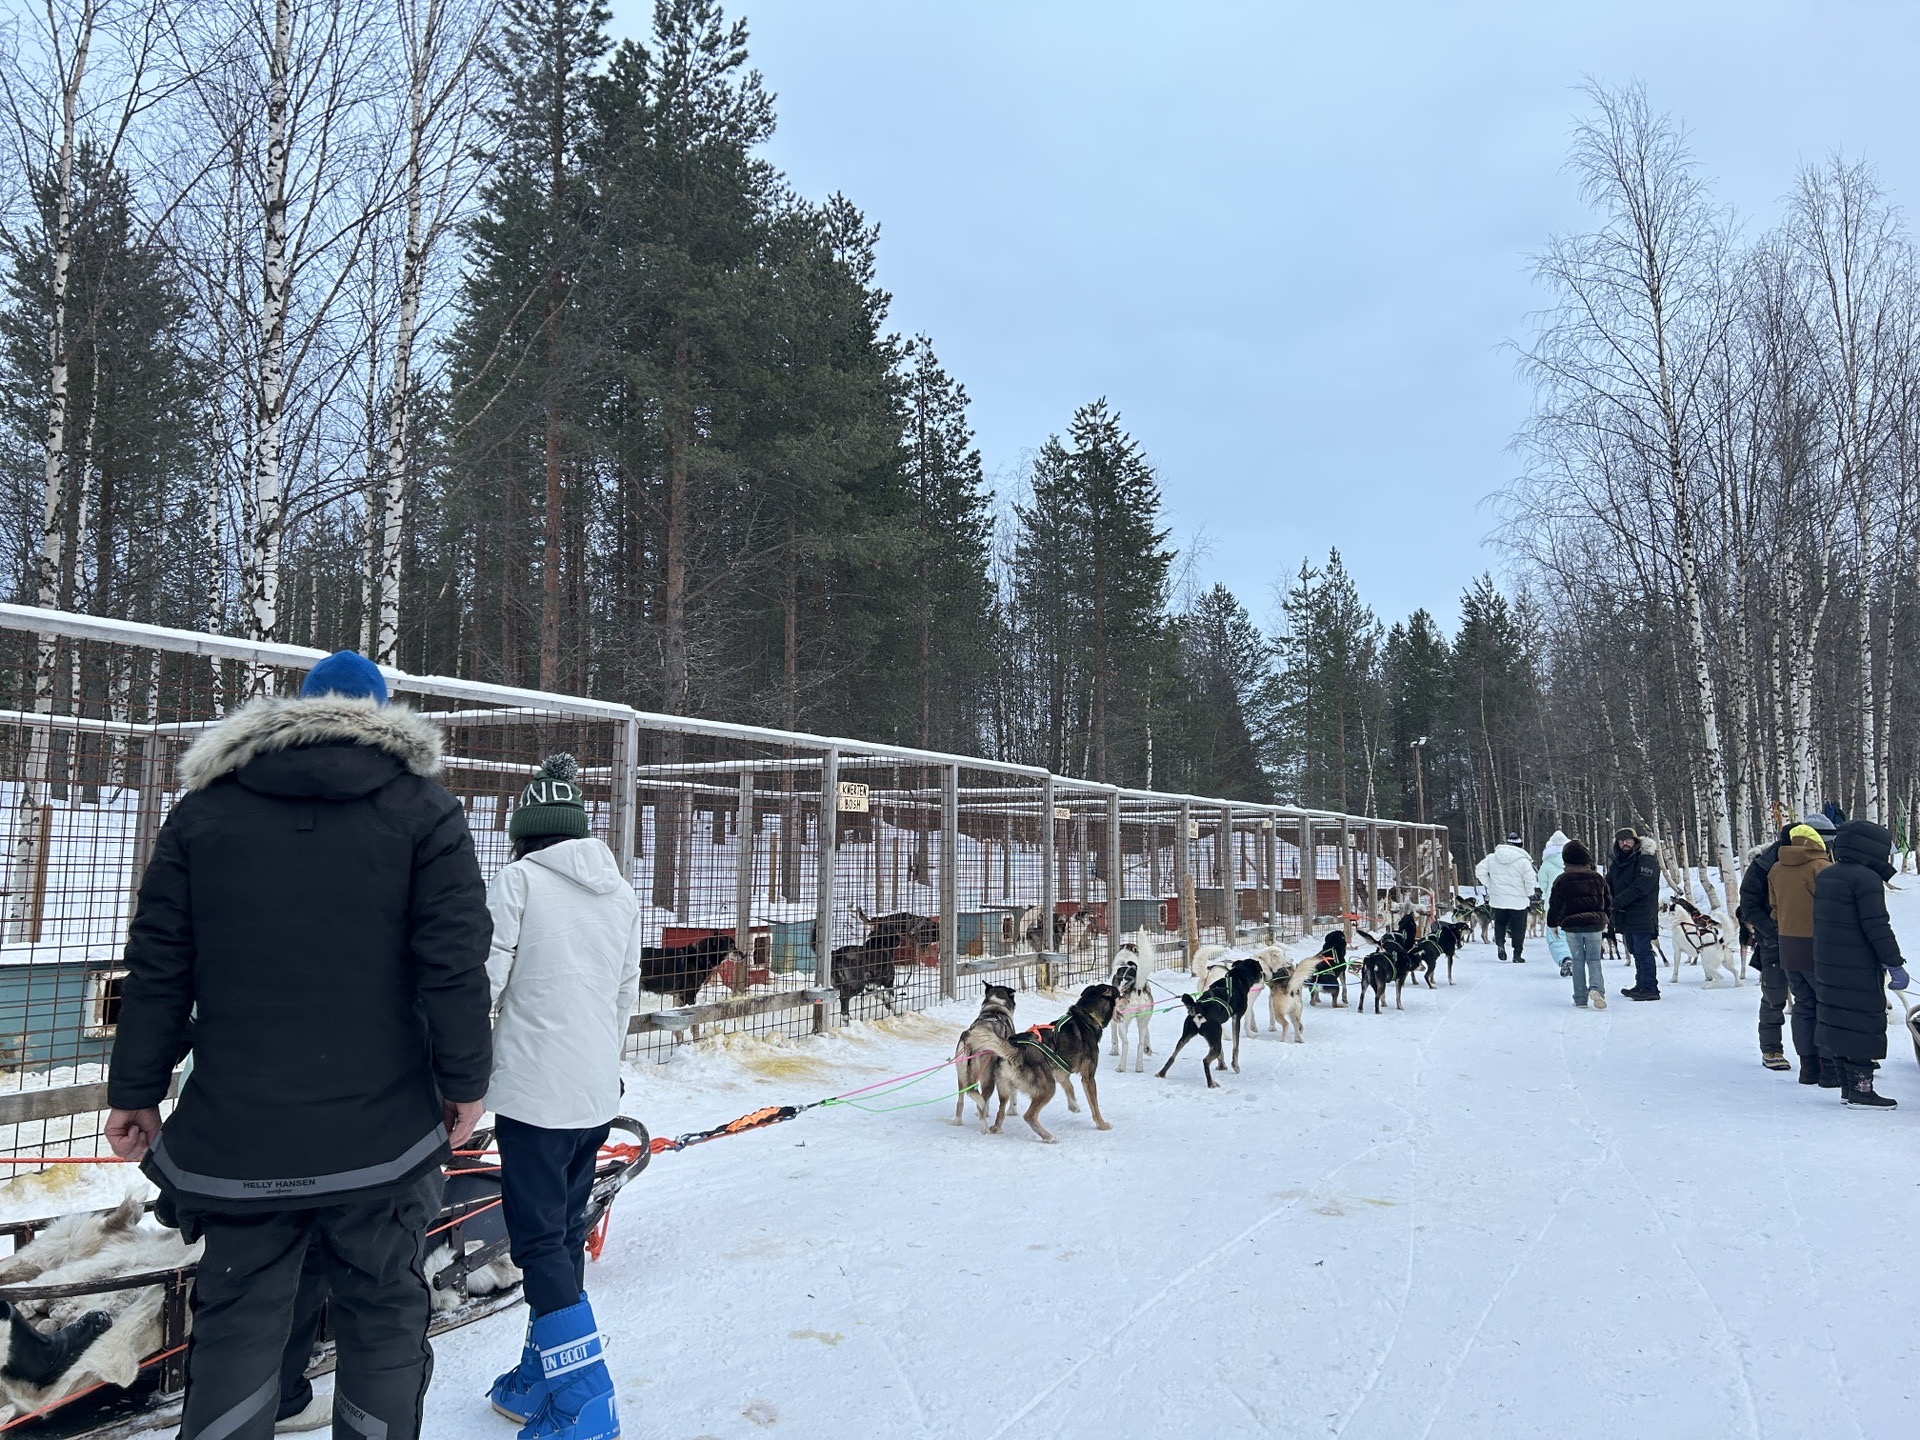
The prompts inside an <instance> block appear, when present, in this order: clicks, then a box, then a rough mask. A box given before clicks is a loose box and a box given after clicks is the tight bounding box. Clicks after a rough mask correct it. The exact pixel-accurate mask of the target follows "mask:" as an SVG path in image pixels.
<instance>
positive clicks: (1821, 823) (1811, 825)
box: [1794, 810, 1837, 840]
mask: <svg viewBox="0 0 1920 1440" xmlns="http://www.w3.org/2000/svg"><path fill="white" fill-rule="evenodd" d="M1802 827H1805V828H1806V829H1808V830H1811V831H1813V832H1814V833H1815V834H1817V835H1819V836H1821V837H1822V839H1823V840H1824V838H1825V837H1826V836H1828V835H1831V834H1833V833H1834V831H1835V829H1836V828H1837V827H1836V826H1835V825H1834V823H1833V821H1831V820H1829V819H1828V818H1827V817H1826V815H1825V814H1824V813H1822V812H1821V811H1819V810H1809V811H1808V812H1807V813H1806V814H1804V815H1802V816H1801V817H1800V824H1799V825H1796V826H1794V829H1796V830H1798V829H1800V828H1802Z"/></svg>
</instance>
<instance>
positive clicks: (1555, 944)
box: [1539, 830, 1573, 975]
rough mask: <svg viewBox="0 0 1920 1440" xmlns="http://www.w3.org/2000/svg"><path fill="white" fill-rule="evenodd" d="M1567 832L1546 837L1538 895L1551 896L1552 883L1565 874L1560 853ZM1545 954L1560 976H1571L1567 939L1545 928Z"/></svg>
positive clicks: (1561, 934) (1563, 847)
mask: <svg viewBox="0 0 1920 1440" xmlns="http://www.w3.org/2000/svg"><path fill="white" fill-rule="evenodd" d="M1567 838H1568V837H1567V832H1566V831H1564V830H1556V831H1554V832H1553V834H1552V835H1550V836H1548V837H1547V844H1546V848H1545V849H1544V850H1542V851H1541V852H1540V877H1539V878H1540V893H1541V894H1542V895H1551V894H1553V882H1554V881H1556V880H1558V879H1559V878H1560V877H1561V876H1562V875H1563V874H1565V873H1566V869H1567V862H1566V857H1565V855H1564V854H1563V853H1562V852H1563V851H1565V850H1566V848H1567ZM1547 953H1548V954H1550V955H1552V956H1553V958H1554V959H1556V960H1558V961H1559V962H1560V973H1561V974H1562V975H1571V974H1573V951H1571V950H1570V949H1568V948H1567V937H1566V936H1565V935H1564V934H1563V933H1562V932H1560V931H1558V930H1555V929H1553V928H1552V927H1551V926H1549V927H1548V928H1547Z"/></svg>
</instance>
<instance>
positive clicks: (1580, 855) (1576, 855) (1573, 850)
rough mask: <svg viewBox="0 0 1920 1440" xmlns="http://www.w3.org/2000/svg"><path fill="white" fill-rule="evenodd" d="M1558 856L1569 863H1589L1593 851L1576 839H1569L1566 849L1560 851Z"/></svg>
mask: <svg viewBox="0 0 1920 1440" xmlns="http://www.w3.org/2000/svg"><path fill="white" fill-rule="evenodd" d="M1560 858H1561V859H1562V860H1564V861H1566V862H1567V864H1569V865H1591V864H1592V863H1593V852H1592V851H1591V850H1589V849H1587V847H1586V846H1584V845H1582V844H1581V843H1580V842H1579V841H1578V840H1569V841H1567V846H1566V849H1564V850H1562V851H1561V852H1560Z"/></svg>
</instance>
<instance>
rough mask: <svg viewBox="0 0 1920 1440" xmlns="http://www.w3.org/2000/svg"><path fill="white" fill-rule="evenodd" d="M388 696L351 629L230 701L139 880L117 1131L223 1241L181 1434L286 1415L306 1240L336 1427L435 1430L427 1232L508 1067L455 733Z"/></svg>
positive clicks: (190, 1213)
mask: <svg viewBox="0 0 1920 1440" xmlns="http://www.w3.org/2000/svg"><path fill="white" fill-rule="evenodd" d="M385 700H386V686H385V682H384V681H383V680H382V679H381V677H380V672H379V671H378V670H377V669H376V668H375V667H374V666H373V665H372V664H371V663H370V662H368V661H367V660H365V659H363V658H362V657H360V656H358V655H353V654H351V653H350V652H346V651H342V652H341V653H340V654H338V655H335V656H332V657H329V658H328V659H327V660H324V661H322V662H321V663H320V664H319V665H317V666H316V667H315V668H314V670H313V672H312V673H311V674H310V675H309V676H308V677H307V681H306V684H305V685H304V686H303V688H302V691H301V697H300V698H299V699H292V700H277V699H263V700H257V701H255V702H253V703H252V704H250V705H248V706H246V707H245V708H243V709H241V710H239V711H238V712H236V713H235V714H234V715H232V716H231V717H229V718H228V719H226V720H224V721H222V722H221V723H220V724H219V725H218V726H216V727H215V728H214V729H213V730H211V731H209V732H208V733H207V734H206V735H205V736H203V737H202V738H201V739H200V740H199V741H198V742H197V743H196V744H195V745H194V746H193V748H192V749H191V750H189V751H188V752H187V754H186V756H185V758H184V759H183V761H182V763H181V766H180V778H181V782H182V785H183V787H184V790H185V794H183V795H182V796H181V797H180V799H179V800H178V801H176V802H175V804H174V806H173V808H172V811H171V812H170V813H169V815H168V816H167V821H166V824H165V825H163V826H162V827H161V829H160V832H159V835H158V837H157V839H156V842H155V844H154V849H153V855H152V858H151V859H150V860H149V862H148V864H147V869H146V874H145V876H144V878H143V879H142V881H141V885H140V903H139V907H138V910H137V912H136V914H135V915H134V919H133V924H132V927H131V928H130V930H129V932H128V937H127V952H126V958H127V978H126V980H125V982H124V984H123V987H122V996H123V998H122V1001H121V1009H120V1022H119V1031H118V1034H117V1036H116V1039H115V1043H114V1050H113V1059H112V1063H111V1066H110V1069H109V1073H108V1082H107V1084H108V1102H109V1104H111V1105H112V1106H113V1112H112V1114H111V1115H110V1116H109V1119H108V1126H107V1138H108V1140H109V1142H110V1143H111V1144H112V1145H113V1147H114V1150H115V1151H116V1153H118V1154H120V1155H122V1156H124V1157H125V1158H128V1159H142V1158H143V1157H144V1165H143V1168H144V1169H145V1171H146V1173H147V1175H148V1177H149V1178H150V1179H152V1180H153V1181H154V1183H155V1184H156V1185H158V1186H159V1187H160V1190H161V1211H160V1213H161V1214H162V1216H163V1218H168V1219H170V1220H171V1221H174V1222H176V1223H178V1224H179V1226H180V1228H181V1231H182V1232H183V1233H184V1234H185V1235H186V1236H187V1237H188V1238H189V1239H192V1238H195V1237H198V1238H201V1239H203V1240H204V1241H205V1247H206V1248H205V1252H204V1254H203V1256H202V1258H201V1261H200V1267H199V1272H198V1275H197V1277H196V1279H195V1282H194V1291H193V1342H192V1350H191V1352H190V1353H189V1356H188V1378H187V1398H186V1413H185V1416H184V1418H183V1421H182V1426H181V1432H180V1433H181V1435H182V1437H184V1440H195V1437H206V1440H212V1437H215V1436H218V1437H221V1440H256V1437H258V1440H265V1437H267V1436H269V1435H271V1434H272V1431H273V1422H274V1412H275V1409H276V1403H277V1401H278V1400H279V1396H280V1384H279V1370H280V1361H281V1351H282V1348H283V1346H284V1345H285V1343H286V1339H287V1334H288V1328H289V1325H290V1323H291V1319H292V1311H293V1305H294V1296H295V1292H296V1289H297V1287H298V1284H299V1280H300V1274H301V1268H302V1264H303V1262H304V1261H305V1260H306V1257H307V1254H308V1250H309V1247H310V1246H312V1247H316V1248H317V1249H318V1250H319V1251H320V1252H321V1253H322V1256H323V1258H324V1260H325V1262H326V1263H325V1271H326V1277H327V1283H328V1286H329V1290H330V1295H331V1303H332V1307H333V1308H332V1314H333V1327H334V1334H335V1338H336V1344H337V1350H338V1357H339V1369H338V1379H337V1381H336V1383H335V1396H334V1412H335V1413H334V1423H335V1433H336V1434H361V1435H366V1436H376V1435H377V1436H381V1437H385V1440H412V1437H414V1436H415V1435H417V1433H418V1431H419V1426H420V1412H421V1403H422V1400H423V1397H424V1395H425V1393H426V1385H427V1376H428V1373H429V1369H430V1359H431V1355H430V1352H429V1351H428V1349H427V1344H426V1330H427V1321H428V1318H429V1314H430V1307H429V1301H428V1290H427V1284H426V1280H425V1278H424V1275H423V1271H422V1260H423V1257H424V1254H425V1232H426V1229H427V1226H428V1225H429V1224H430V1223H431V1221H432V1220H433V1218H434V1217H435V1216H436V1215H437V1214H438V1213H439V1209H440V1191H441V1186H442V1174H441V1164H442V1162H443V1161H444V1160H445V1159H446V1158H447V1155H448V1151H449V1148H450V1143H451V1144H452V1145H458V1144H460V1143H461V1142H463V1141H464V1140H465V1138H466V1136H467V1134H468V1133H469V1132H471V1130H472V1129H473V1126H474V1124H475V1122H476V1121H477V1120H478V1119H479V1117H480V1112H481V1101H482V1099H483V1097H484V1096H485V1094H486V1091H487V1081H488V1077H489V1073H490V1071H491V1069H492V1040H491V1035H490V1031H489V1025H488V1015H487V1010H488V988H487V975H486V959H487V944H488V941H489V939H490V938H491V935H492V923H491V921H490V919H489V917H488V913H487V904H486V890H485V887H484V886H483V884H482V882H481V879H480V869H479V866H478V864H477V863H476V862H475V859H474V852H473V840H472V837H471V836H470V835H469V834H468V833H467V824H466V818H465V815H464V813H463V812H462V810H461V808H460V803H459V802H458V801H457V800H455V799H454V798H453V796H452V795H450V794H448V793H447V791H446V790H445V789H444V788H443V787H442V786H440V785H439V784H438V783H437V782H436V781H435V780H433V779H432V778H431V777H432V776H433V774H434V773H435V771H437V770H438V768H439V764H440V732H439V731H438V730H437V729H436V728H435V727H434V726H433V725H431V724H430V723H428V722H427V721H425V720H422V719H420V718H419V717H417V716H415V715H413V714H412V713H411V712H409V711H407V710H404V709H401V708H399V707H392V708H389V707H387V706H386V704H385ZM189 1050H191V1051H192V1052H193V1061H194V1063H193V1069H192V1073H191V1074H190V1076H189V1077H188V1079H187V1081H186V1084H185V1086H184V1087H183V1089H182V1091H181V1095H180V1100H179V1104H178V1105H177V1107H176V1108H175V1110H174V1112H173V1114H172V1115H171V1116H170V1117H169V1118H168V1119H167V1121H166V1123H165V1125H164V1127H163V1126H162V1125H161V1123H160V1115H159V1110H158V1106H159V1104H160V1102H161V1101H162V1100H163V1099H164V1098H165V1097H166V1094H167V1090H168V1084H169V1081H170V1078H171V1076H172V1073H173V1069H174V1066H175V1065H177V1064H178V1063H179V1062H180V1061H181V1059H182V1058H183V1057H184V1056H185V1055H186V1054H187V1052H188V1051H189ZM342 1425H344V1426H345V1427H346V1428H345V1429H344V1430H342V1429H341V1428H340V1427H341V1426H342Z"/></svg>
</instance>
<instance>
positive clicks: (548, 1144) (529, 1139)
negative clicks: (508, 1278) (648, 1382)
mask: <svg viewBox="0 0 1920 1440" xmlns="http://www.w3.org/2000/svg"><path fill="white" fill-rule="evenodd" d="M493 1138H494V1143H496V1144H497V1145H498V1146H499V1147H500V1213H501V1217H502V1218H503V1219H504V1220H505V1221H506V1222H507V1245H508V1249H509V1251H510V1252H511V1253H512V1256H513V1263H514V1264H516V1265H518V1266H519V1267H520V1268H521V1270H522V1271H524V1272H525V1274H526V1281H525V1289H526V1296H527V1308H528V1309H529V1310H531V1311H532V1312H533V1313H534V1314H535V1315H550V1314H552V1313H553V1312H554V1311H555V1310H565V1309H566V1308H567V1307H568V1306H569V1305H577V1304H579V1303H580V1296H581V1294H582V1293H583V1292H584V1291H585V1290H586V1288H587V1287H586V1278H587V1201H588V1200H589V1199H590V1198H591V1197H592V1195H593V1169H594V1165H595V1164H596V1162H597V1161H598V1160H599V1157H600V1147H601V1146H602V1145H603V1144H605V1143H606V1139H607V1127H606V1126H605V1125H599V1126H596V1127H594V1128H593V1129H591V1130H548V1129H546V1128H545V1127H543V1126H539V1125H528V1124H526V1123H524V1122H523V1121H519V1120H513V1119H509V1118H508V1117H507V1116H505V1115H501V1116H498V1117H496V1119H495V1122H494V1129H493Z"/></svg>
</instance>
